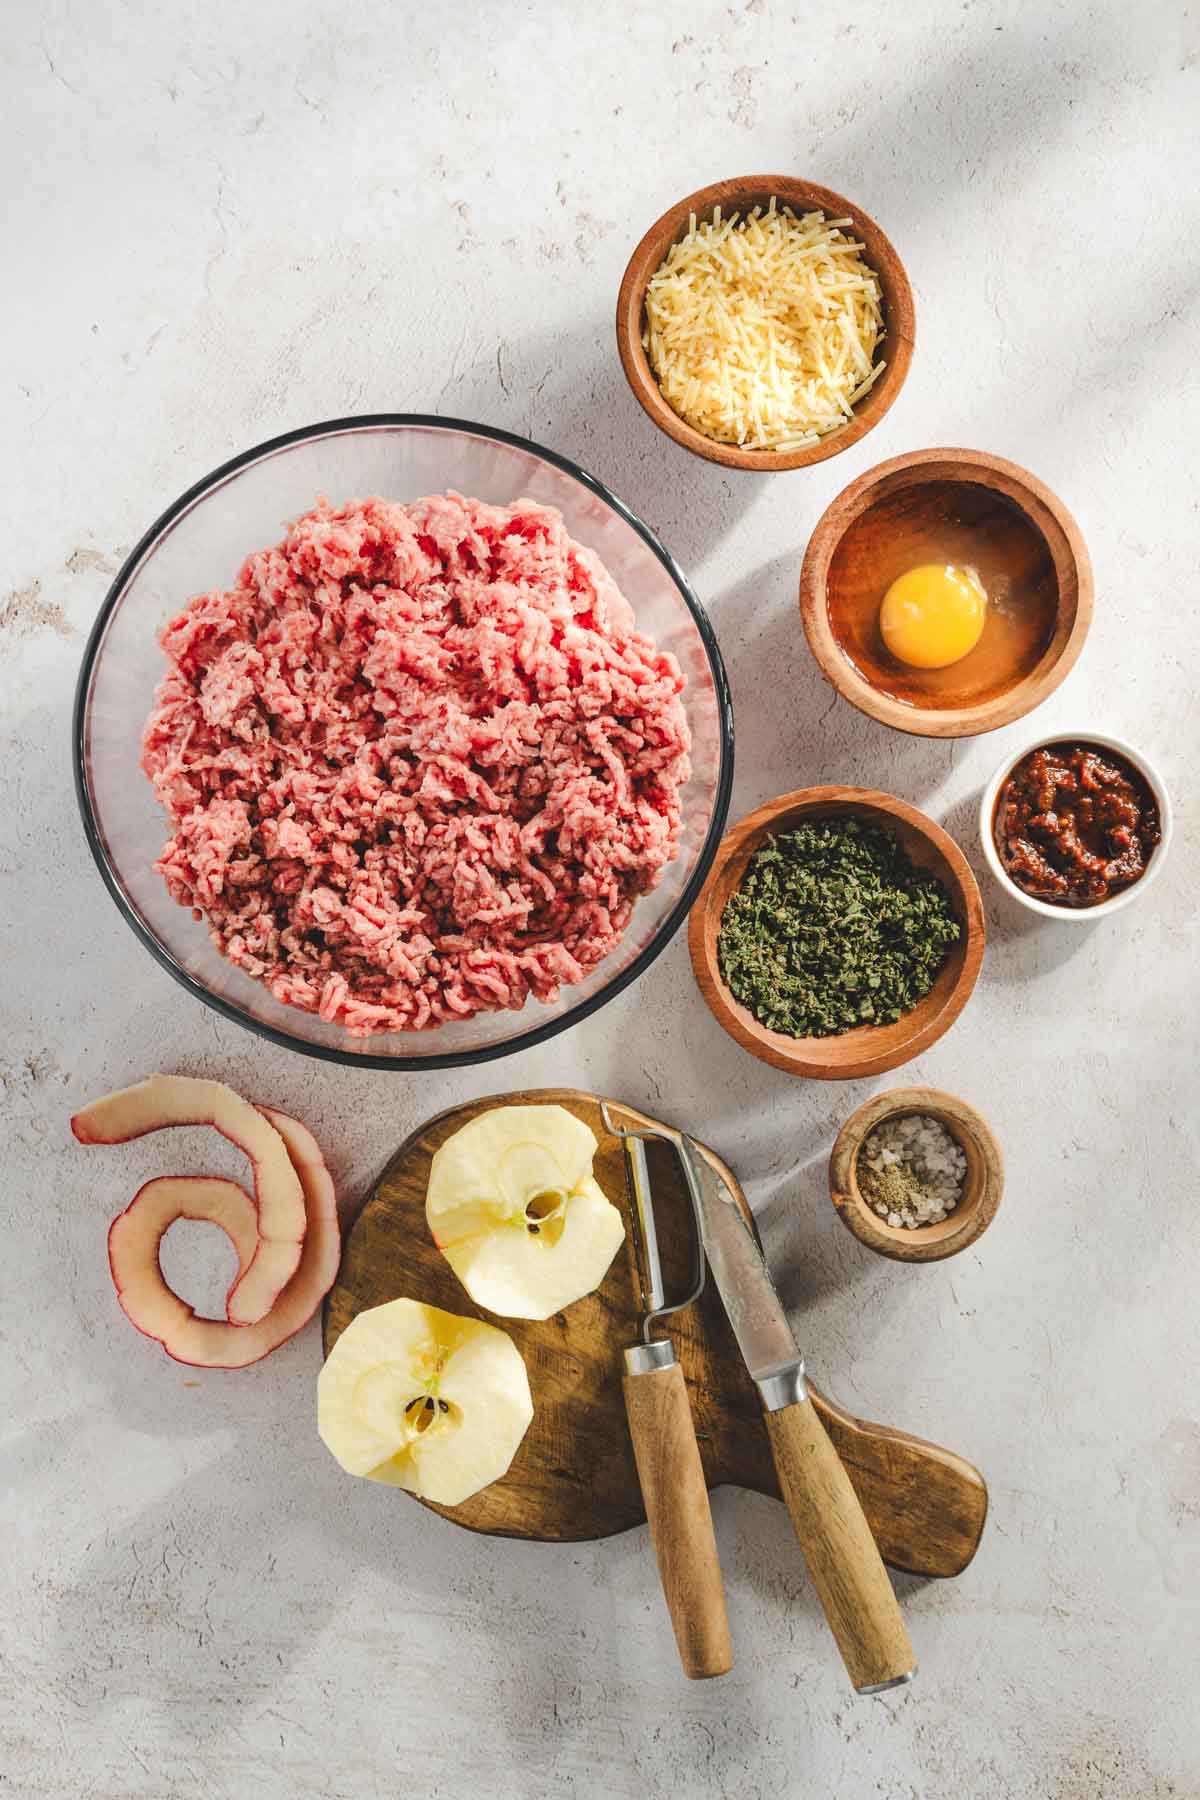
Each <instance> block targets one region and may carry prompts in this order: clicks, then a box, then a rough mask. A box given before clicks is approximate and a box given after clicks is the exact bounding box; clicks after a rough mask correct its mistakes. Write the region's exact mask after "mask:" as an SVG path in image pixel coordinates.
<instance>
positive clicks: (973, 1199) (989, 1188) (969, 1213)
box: [829, 1087, 1004, 1262]
mask: <svg viewBox="0 0 1200 1800" xmlns="http://www.w3.org/2000/svg"><path fill="white" fill-rule="evenodd" d="M907 1113H926V1114H928V1115H929V1117H931V1118H934V1119H938V1120H940V1122H941V1123H942V1124H943V1125H944V1126H945V1127H946V1130H947V1131H948V1132H949V1133H950V1134H951V1136H952V1137H954V1138H956V1139H957V1140H958V1142H959V1144H960V1145H961V1146H962V1149H963V1152H964V1153H965V1155H966V1159H967V1176H966V1181H965V1182H964V1184H963V1194H962V1198H961V1200H960V1201H959V1203H958V1205H957V1206H956V1207H955V1209H954V1211H953V1212H952V1213H950V1214H949V1216H948V1217H947V1218H945V1219H939V1220H938V1222H937V1224H936V1225H918V1226H916V1227H914V1228H913V1229H912V1230H908V1229H907V1228H906V1227H904V1226H903V1225H899V1226H898V1225H889V1224H888V1223H887V1221H886V1219H881V1218H880V1217H879V1215H878V1214H877V1213H874V1212H872V1211H871V1208H870V1207H869V1206H868V1205H867V1202H866V1201H865V1200H864V1199H863V1197H862V1195H861V1193H860V1192H859V1189H858V1175H857V1164H858V1151H859V1146H860V1145H861V1144H862V1142H863V1139H864V1138H865V1137H867V1136H868V1135H869V1133H870V1132H872V1131H873V1130H874V1129H875V1127H876V1125H878V1124H879V1123H880V1122H881V1121H882V1120H884V1119H889V1118H893V1117H895V1116H897V1115H901V1116H903V1115H904V1114H907ZM1003 1192H1004V1159H1003V1158H1002V1156H1001V1154H1000V1146H999V1144H998V1143H997V1142H996V1140H995V1138H994V1137H993V1136H992V1133H991V1131H990V1129H989V1127H988V1126H987V1124H986V1123H985V1121H984V1120H983V1119H981V1118H980V1116H979V1114H978V1113H977V1112H976V1111H975V1108H974V1107H973V1106H968V1105H967V1103H966V1101H965V1100H959V1099H957V1098H956V1097H955V1096H954V1095H953V1094H943V1093H940V1092H939V1091H938V1089H937V1088H924V1087H911V1088H892V1089H891V1090H890V1092H888V1093H886V1094H876V1095H874V1096H873V1098H872V1099H870V1100H867V1101H865V1102H864V1104H863V1105H862V1106H860V1107H859V1109H858V1111H857V1112H853V1113H851V1115H850V1117H849V1118H848V1119H847V1120H846V1123H845V1124H844V1125H843V1126H842V1129H841V1131H840V1132H839V1133H838V1137H837V1142H836V1143H835V1144H834V1146H833V1153H832V1155H831V1156H830V1158H829V1196H830V1199H831V1200H832V1201H833V1204H834V1206H835V1207H836V1208H837V1213H838V1217H839V1219H840V1220H841V1221H842V1224H843V1225H844V1226H845V1227H846V1229H847V1230H848V1231H852V1232H853V1233H854V1235H855V1237H856V1238H858V1239H859V1241H860V1242H861V1243H864V1244H866V1245H867V1247H868V1248H869V1249H871V1250H877V1251H878V1252H879V1254H880V1255H881V1256H890V1257H892V1258H894V1259H895V1261H897V1262H940V1261H941V1259H942V1257H944V1256H956V1255H957V1254H958V1252H959V1251H960V1250H965V1249H966V1247H967V1245H968V1244H973V1243H974V1242H975V1239H976V1238H977V1237H979V1236H980V1235H981V1234H982V1233H983V1232H985V1231H986V1230H987V1228H988V1226H989V1225H990V1224H991V1222H992V1220H993V1219H994V1218H995V1216H996V1208H997V1207H998V1206H999V1204H1000V1196H1001V1195H1002V1194H1003Z"/></svg>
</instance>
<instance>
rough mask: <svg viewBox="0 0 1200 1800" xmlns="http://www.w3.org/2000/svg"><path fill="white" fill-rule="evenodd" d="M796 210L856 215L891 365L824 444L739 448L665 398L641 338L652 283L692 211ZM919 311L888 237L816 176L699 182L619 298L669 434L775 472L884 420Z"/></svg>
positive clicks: (622, 336) (647, 241)
mask: <svg viewBox="0 0 1200 1800" xmlns="http://www.w3.org/2000/svg"><path fill="white" fill-rule="evenodd" d="M772 196H774V198H775V199H776V200H777V201H778V202H779V203H780V205H781V206H790V207H791V209H792V211H793V212H795V213H800V214H802V213H806V212H822V213H824V214H825V216H826V218H830V219H851V220H852V221H853V227H854V232H855V235H856V237H857V238H858V239H859V241H860V242H861V243H862V244H863V246H864V249H863V256H864V258H865V260H866V262H867V264H868V265H869V266H870V267H871V268H872V269H874V271H875V273H876V275H878V277H879V285H880V287H881V288H882V289H883V319H884V329H885V331H886V334H887V335H886V336H885V338H884V339H883V355H884V359H885V361H886V365H887V366H886V367H885V369H884V371H883V374H882V375H880V376H879V377H878V378H877V380H876V382H875V385H874V386H873V387H872V388H871V390H870V392H869V393H868V394H866V395H865V396H864V398H863V400H862V401H861V402H860V403H859V404H858V405H857V406H856V407H855V408H854V416H853V417H852V418H851V419H850V420H849V421H848V422H847V423H846V424H845V425H843V426H841V427H840V428H839V429H838V430H837V431H831V432H830V433H829V434H828V436H826V437H823V438H821V439H820V440H819V442H817V443H815V444H810V445H809V446H808V447H807V448H806V449H803V450H782V451H780V450H741V449H739V448H738V446H737V445H736V444H722V443H719V442H718V441H717V440H716V439H715V438H710V437H705V436H704V433H703V432H700V431H697V430H696V429H695V427H694V426H692V425H689V424H687V423H686V422H685V421H684V420H683V419H681V418H680V416H679V414H678V413H677V412H675V410H674V409H673V408H672V407H671V406H669V405H668V404H667V402H666V400H664V398H663V395H662V391H661V389H660V388H659V385H658V382H657V381H656V380H655V378H654V371H653V370H652V369H651V367H650V362H649V359H648V358H647V355H646V351H645V347H644V345H643V343H642V327H643V323H644V317H643V315H644V306H645V298H646V289H647V287H648V286H649V283H650V279H651V277H652V276H653V275H654V274H655V273H656V272H657V271H658V269H659V268H660V266H661V264H662V262H663V260H664V258H665V257H666V255H667V252H668V251H669V250H670V248H671V246H672V245H673V244H677V243H678V242H679V241H680V239H681V238H684V237H686V236H687V233H688V229H689V224H690V219H691V215H692V214H693V213H695V215H696V218H697V220H703V219H711V218H712V215H713V209H714V207H717V206H719V207H720V208H721V214H722V217H727V216H728V215H729V214H730V213H734V212H736V213H742V214H745V213H748V212H750V211H751V210H752V209H753V208H754V207H755V206H766V205H767V204H768V202H769V201H770V200H771V197H772ZM915 330H916V315H915V312H914V309H913V296H912V288H911V287H910V286H909V281H908V276H907V275H906V274H905V271H904V264H903V263H902V262H901V261H900V258H899V256H898V254H897V252H896V249H895V247H894V245H893V244H892V243H891V241H890V239H889V238H887V237H885V235H884V233H883V232H882V231H881V230H880V228H879V226H878V225H877V224H876V223H875V221H874V219H872V218H870V217H869V216H868V215H867V214H866V213H865V212H863V210H862V208H861V207H860V206H856V205H855V204H854V202H853V201H852V200H846V199H844V198H843V196H842V195H841V194H835V193H834V192H833V191H832V189H830V188H825V187H818V186H817V185H816V184H815V183H814V182H811V181H797V180H796V179H795V178H794V177H793V176H791V175H742V176H738V177H735V178H734V179H733V180H731V181H714V182H713V183H712V184H711V185H710V186H709V187H702V188H698V189H697V190H696V192H695V193H694V194H689V195H688V196H687V198H686V199H684V200H680V201H678V202H677V203H676V204H675V205H674V206H672V207H669V208H668V210H667V211H666V212H665V213H664V214H663V215H662V217H661V218H660V219H656V220H655V222H654V224H653V225H652V226H651V227H650V229H649V231H648V232H647V233H646V235H645V237H644V238H643V239H642V241H641V243H640V244H639V245H638V247H637V249H636V250H635V251H634V253H633V255H632V256H631V257H630V259H629V263H628V266H627V268H626V270H625V274H624V277H623V279H622V281H621V289H620V293H619V295H618V297H617V349H618V351H619V352H620V356H621V365H622V367H623V368H624V370H625V374H626V376H627V378H628V381H629V385H630V387H631V388H632V389H633V392H634V396H635V398H636V399H637V400H638V401H639V402H640V404H641V406H642V407H643V409H644V410H645V411H646V412H647V413H648V414H649V416H650V417H651V418H652V419H653V420H654V423H655V424H656V425H657V426H659V427H660V429H661V430H663V431H665V432H666V434H667V436H668V437H670V438H674V440H675V442H676V443H677V444H682V445H683V447H684V449H685V450H691V451H692V452H693V453H694V454H695V455H696V456H703V457H706V458H707V460H708V461H709V462H715V463H721V464H723V465H724V467H725V468H727V469H754V470H758V471H759V472H763V473H770V472H773V471H778V470H781V469H802V468H807V467H808V465H809V464H810V463H819V462H824V461H825V460H826V458H828V457H830V456H837V455H838V454H839V453H840V452H841V451H842V450H848V449H849V448H850V446H851V444H857V443H858V441H859V439H860V438H863V437H865V436H866V435H867V433H868V431H871V430H873V429H874V427H875V426H876V425H878V423H879V421H880V419H882V418H883V416H884V414H885V413H886V412H887V411H888V410H889V408H890V407H891V405H892V403H893V402H894V400H895V398H896V396H897V394H898V393H899V392H900V389H901V388H902V387H903V386H904V380H905V377H906V375H907V374H908V369H909V364H910V363H911V362H912V353H913V338H914V333H915Z"/></svg>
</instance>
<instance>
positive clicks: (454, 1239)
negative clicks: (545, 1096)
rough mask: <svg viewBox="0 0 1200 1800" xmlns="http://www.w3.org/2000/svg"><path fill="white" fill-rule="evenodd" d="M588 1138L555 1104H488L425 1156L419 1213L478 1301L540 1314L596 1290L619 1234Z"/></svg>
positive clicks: (509, 1312) (498, 1309)
mask: <svg viewBox="0 0 1200 1800" xmlns="http://www.w3.org/2000/svg"><path fill="white" fill-rule="evenodd" d="M595 1154H596V1137H595V1133H594V1132H592V1131H591V1130H590V1129H589V1128H588V1126H586V1125H585V1124H584V1123H583V1121H582V1119H577V1118H576V1117H575V1115H574V1114H573V1113H569V1112H568V1111H567V1110H566V1108H565V1107H563V1106H496V1107H493V1108H492V1110H491V1111H490V1112H486V1113H481V1114H480V1115H479V1117H478V1118H476V1119H472V1120H470V1121H469V1123H468V1124H466V1125H464V1126H462V1127H461V1129H460V1130H458V1131H456V1132H455V1133H454V1135H453V1137H449V1138H447V1139H446V1142H445V1143H444V1144H443V1145H442V1147H441V1149H440V1150H438V1151H437V1152H436V1153H435V1155H434V1158H433V1163H432V1166H431V1168H430V1171H429V1188H428V1190H427V1193H426V1197H425V1216H426V1219H427V1220H428V1222H429V1229H430V1231H431V1232H432V1233H433V1241H434V1243H435V1244H436V1245H437V1247H438V1249H439V1250H440V1251H441V1252H442V1253H443V1255H444V1256H445V1258H446V1260H447V1262H448V1263H449V1264H450V1267H451V1268H452V1269H453V1270H454V1273H455V1274H456V1275H457V1276H458V1279H459V1280H460V1281H461V1282H462V1284H463V1286H464V1287H465V1288H466V1290H467V1292H468V1294H470V1296H471V1298H472V1300H474V1301H475V1303H476V1304H477V1305H478V1306H483V1307H486V1308H487V1310H488V1312H493V1313H498V1314H499V1315H500V1316H501V1317H502V1318H511V1319H548V1318H549V1317H550V1316H551V1314H552V1313H556V1312H561V1310H562V1308H563V1307H564V1306H569V1305H570V1304H571V1302H572V1301H573V1300H579V1299H582V1297H583V1296H584V1294H590V1293H591V1292H592V1290H593V1288H597V1287H599V1285H600V1283H601V1282H602V1281H603V1279H604V1277H605V1274H606V1273H607V1271H608V1266H609V1264H610V1263H611V1262H612V1259H613V1257H614V1256H615V1255H616V1253H617V1251H618V1250H619V1249H620V1247H621V1244H622V1243H623V1241H624V1238H625V1225H624V1222H623V1220H622V1218H621V1215H620V1213H619V1212H618V1211H617V1209H616V1207H615V1206H613V1205H611V1204H610V1203H609V1201H608V1200H607V1199H605V1196H604V1193H603V1191H602V1190H601V1188H600V1186H599V1184H598V1182H597V1181H596V1180H595V1178H594V1177H593V1175H592V1159H593V1157H594V1156H595Z"/></svg>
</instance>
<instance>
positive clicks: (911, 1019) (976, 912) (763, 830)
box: [688, 787, 985, 1081]
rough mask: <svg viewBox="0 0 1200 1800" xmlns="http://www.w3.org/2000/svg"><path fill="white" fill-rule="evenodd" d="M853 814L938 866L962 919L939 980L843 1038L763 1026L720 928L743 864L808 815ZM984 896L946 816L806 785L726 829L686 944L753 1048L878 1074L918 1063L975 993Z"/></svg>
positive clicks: (842, 1072)
mask: <svg viewBox="0 0 1200 1800" xmlns="http://www.w3.org/2000/svg"><path fill="white" fill-rule="evenodd" d="M847 814H849V815H851V816H852V817H854V818H857V819H861V820H863V821H864V822H865V823H867V824H871V825H877V826H881V827H882V828H883V829H884V830H885V831H889V832H891V833H892V835H893V836H894V837H897V838H899V840H900V842H901V844H903V846H904V848H905V850H906V851H907V852H908V855H909V857H910V858H911V859H912V861H913V863H915V865H916V866H917V867H918V868H919V869H928V870H929V872H930V873H931V874H933V875H936V876H937V878H938V880H939V881H940V882H941V883H942V885H943V887H944V888H945V889H946V892H947V893H948V895H949V897H950V904H951V907H952V908H953V911H954V915H955V917H956V918H957V919H958V922H959V924H960V926H961V927H962V930H961V933H960V936H959V940H958V942H957V944H955V945H954V946H953V948H952V949H951V951H950V954H949V956H948V957H947V958H946V961H945V963H944V964H943V965H942V968H941V970H940V972H939V974H938V977H937V980H936V981H935V982H934V984H933V986H932V988H931V989H930V990H929V992H928V993H927V994H926V996H925V998H924V999H923V1000H922V1001H920V1002H919V1003H918V1004H917V1005H916V1006H915V1007H914V1008H913V1010H912V1011H911V1012H909V1013H905V1014H904V1016H903V1017H902V1018H899V1019H897V1020H896V1021H895V1023H894V1024H891V1025H859V1026H857V1027H855V1029H854V1030H853V1031H844V1032H842V1033H841V1034H840V1035H839V1036H837V1037H824V1038H793V1037H788V1036H786V1035H785V1034H784V1033H783V1032H779V1031H771V1030H770V1029H768V1027H767V1026H765V1025H760V1024H759V1022H758V1020H757V1019H756V1018H755V1017H754V1014H753V1013H752V1012H750V1010H749V1009H748V1008H747V1007H745V1006H743V1005H742V1004H741V1002H740V1001H738V1000H735V999H734V997H733V995H732V993H731V992H730V990H729V988H728V987H727V986H726V984H725V982H724V980H723V979H722V976H721V969H720V963H719V960H718V956H717V935H718V933H719V931H720V928H721V917H722V914H723V913H724V911H725V906H726V903H727V901H728V900H729V898H730V896H731V895H732V894H733V893H734V892H736V890H737V888H738V887H739V886H740V885H741V881H742V877H743V875H744V874H745V871H746V864H747V863H748V862H749V860H750V858H751V857H752V856H753V854H754V852H755V851H756V850H757V849H758V847H759V845H760V844H762V843H764V842H765V841H766V840H767V839H768V838H771V837H776V836H778V834H779V833H780V832H784V831H789V830H791V829H792V827H793V826H796V825H798V824H799V823H800V822H801V820H802V819H824V818H829V817H831V816H837V817H844V816H845V815H847ZM984 935H985V928H984V919H983V904H982V902H981V900H980V898H979V889H978V887H977V885H976V882H975V877H974V875H973V874H972V873H971V869H970V866H969V864H968V863H967V859H966V857H965V856H964V855H963V853H962V851H961V850H960V849H959V847H958V845H957V844H956V843H955V842H954V840H953V838H951V837H950V836H948V834H947V833H946V832H944V831H943V830H942V828H941V826H940V825H935V824H934V822H933V820H932V819H930V818H927V817H926V816H925V814H924V813H922V812H918V810H917V808H916V807H915V806H910V805H909V804H908V802H907V801H906V800H898V799H897V798H896V797H895V795H894V794H883V793H878V792H877V791H875V790H874V789H871V788H851V787H814V788H801V789H799V790H798V791H797V792H795V793H791V794H783V795H781V796H780V797H779V799H777V800H768V801H767V803H766V804H765V805H764V806H760V807H758V808H757V809H756V810H755V811H754V812H752V813H748V814H747V816H746V817H745V818H744V819H742V820H741V821H740V823H738V824H737V825H735V826H734V827H733V829H732V830H731V831H728V832H726V834H725V836H724V837H723V838H722V840H721V842H720V845H719V846H718V848H717V854H716V858H715V860H714V862H713V866H712V868H711V869H710V871H709V875H708V880H707V881H706V882H705V884H704V887H703V888H702V889H701V892H700V898H699V899H698V900H697V902H696V904H695V906H694V907H693V908H692V912H691V915H690V917H689V919H688V948H689V950H690V951H691V957H692V968H693V970H694V971H695V976H696V980H697V982H698V984H699V987H700V992H701V993H702V994H703V996H704V999H705V1001H706V1002H707V1004H708V1007H709V1010H710V1011H711V1012H712V1014H713V1016H714V1017H715V1019H716V1020H717V1022H718V1024H720V1025H722V1026H724V1028H725V1030H726V1031H727V1032H728V1033H729V1035H730V1037H732V1038H734V1039H736V1041H737V1042H738V1043H739V1044H740V1045H741V1046H742V1048H743V1049H744V1050H749V1051H750V1053H751V1055H752V1056H757V1057H759V1058H760V1059H761V1060H762V1061H763V1062H767V1063H770V1064H771V1065H772V1067H774V1068H776V1069H783V1070H785V1071H786V1073H787V1074H789V1075H805V1076H809V1077H811V1078H814V1079H816V1080H818V1081H854V1080H860V1079H862V1078H863V1077H864V1076H868V1075H881V1074H883V1073H884V1071H885V1070H887V1069H895V1068H898V1067H899V1066H900V1064H901V1063H906V1062H911V1060H912V1058H913V1057H914V1056H919V1055H920V1054H921V1052H922V1051H923V1050H927V1049H928V1048H929V1046H930V1044H932V1043H935V1042H936V1041H937V1039H938V1038H940V1037H941V1036H942V1034H943V1033H944V1032H946V1031H948V1030H949V1029H950V1027H951V1025H953V1023H954V1021H955V1019H957V1017H958V1015H959V1013H960V1012H961V1011H962V1009H963V1007H964V1006H965V1005H966V1003H967V1000H968V999H969V997H970V993H971V989H972V988H973V987H974V986H975V979H976V977H977V975H978V974H979V965H980V963H981V962H982V960H983V945H984Z"/></svg>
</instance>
